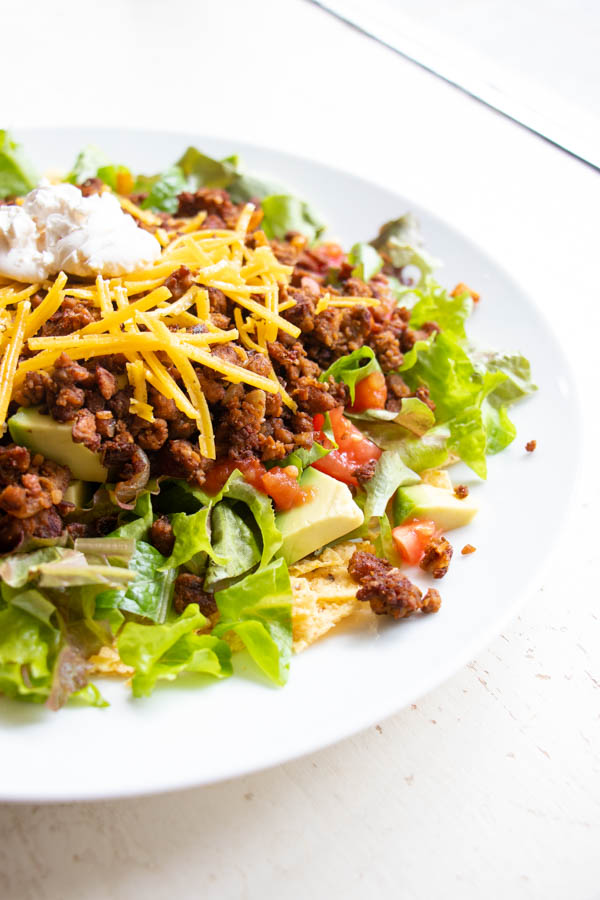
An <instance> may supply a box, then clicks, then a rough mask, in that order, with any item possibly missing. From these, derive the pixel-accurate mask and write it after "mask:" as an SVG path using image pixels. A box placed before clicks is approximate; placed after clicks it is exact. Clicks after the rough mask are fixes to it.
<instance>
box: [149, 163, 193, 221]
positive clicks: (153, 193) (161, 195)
mask: <svg viewBox="0 0 600 900" xmlns="http://www.w3.org/2000/svg"><path fill="white" fill-rule="evenodd" d="M148 187H149V191H148V196H147V197H146V199H145V200H144V201H143V203H142V209H155V210H159V211H161V212H167V213H174V212H176V211H177V206H178V201H177V196H178V195H179V194H181V193H182V191H185V190H186V189H187V187H188V180H187V178H186V177H185V176H184V174H183V172H182V171H181V169H180V168H179V166H171V167H170V168H169V169H166V170H165V171H164V172H161V174H160V175H158V177H157V178H156V179H153V180H152V182H151V184H149V185H148Z"/></svg>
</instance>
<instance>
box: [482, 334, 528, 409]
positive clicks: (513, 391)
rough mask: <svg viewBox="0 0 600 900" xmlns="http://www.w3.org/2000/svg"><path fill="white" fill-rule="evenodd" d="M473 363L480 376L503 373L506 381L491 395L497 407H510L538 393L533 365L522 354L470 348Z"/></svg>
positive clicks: (490, 397)
mask: <svg viewBox="0 0 600 900" xmlns="http://www.w3.org/2000/svg"><path fill="white" fill-rule="evenodd" d="M468 350H469V356H470V359H471V362H472V363H473V365H474V367H475V369H476V371H478V372H479V373H480V374H482V375H483V374H485V372H503V373H504V375H505V376H506V379H505V380H504V381H503V382H501V383H500V384H499V385H498V386H497V387H496V388H494V390H493V391H492V392H491V393H490V395H489V400H490V402H492V403H493V404H494V405H495V406H502V405H507V406H508V405H510V404H511V403H514V402H515V401H516V400H520V399H521V397H526V396H527V395H528V394H532V393H533V392H534V391H537V385H535V384H534V383H533V380H532V378H531V364H530V362H529V360H528V359H527V358H526V357H525V356H523V355H522V354H521V353H498V352H496V351H495V350H483V349H481V348H478V347H473V346H470V347H469V348H468Z"/></svg>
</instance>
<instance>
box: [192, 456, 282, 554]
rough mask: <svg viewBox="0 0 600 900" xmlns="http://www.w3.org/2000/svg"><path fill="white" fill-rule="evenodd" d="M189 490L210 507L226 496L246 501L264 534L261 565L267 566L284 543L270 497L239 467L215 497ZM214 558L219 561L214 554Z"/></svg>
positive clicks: (199, 501)
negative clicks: (246, 477)
mask: <svg viewBox="0 0 600 900" xmlns="http://www.w3.org/2000/svg"><path fill="white" fill-rule="evenodd" d="M189 492H190V493H191V495H192V496H193V497H194V498H195V499H196V500H197V502H198V503H202V504H206V505H208V506H209V507H212V506H215V505H216V504H217V503H219V502H220V501H221V500H222V499H223V498H224V497H227V498H228V499H229V500H239V501H240V502H241V503H245V504H246V506H247V507H248V508H249V509H250V512H251V513H252V515H253V516H254V518H255V520H256V524H257V526H258V528H259V530H260V533H261V536H262V543H263V546H262V554H261V560H260V564H261V566H266V565H267V563H268V562H269V561H270V560H271V559H273V557H274V556H275V554H276V553H277V551H278V550H279V548H280V547H281V544H282V543H283V538H282V537H281V533H280V531H279V529H278V528H277V525H276V524H275V510H274V509H273V503H272V502H271V498H270V497H268V496H267V495H266V494H263V493H262V492H261V491H258V490H257V489H256V488H255V487H253V486H252V485H251V484H249V483H248V482H247V481H246V479H245V478H244V476H243V475H242V473H241V472H240V471H239V469H235V470H234V471H233V472H232V473H231V475H230V476H229V478H228V479H227V481H226V482H225V485H224V486H223V487H222V488H221V490H220V491H219V493H218V494H216V495H215V496H213V497H211V496H209V495H208V494H205V493H204V492H203V491H199V490H194V489H190V491H189ZM209 555H210V554H209ZM213 559H214V560H215V562H218V560H217V559H215V557H214V556H213Z"/></svg>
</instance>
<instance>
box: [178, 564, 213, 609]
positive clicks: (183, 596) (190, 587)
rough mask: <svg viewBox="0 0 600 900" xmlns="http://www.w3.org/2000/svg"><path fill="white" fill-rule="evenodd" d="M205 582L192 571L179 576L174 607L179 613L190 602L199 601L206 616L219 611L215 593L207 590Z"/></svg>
mask: <svg viewBox="0 0 600 900" xmlns="http://www.w3.org/2000/svg"><path fill="white" fill-rule="evenodd" d="M203 584H204V578H202V576H200V575H192V574H191V572H182V573H181V575H178V576H177V578H176V579H175V589H174V593H173V607H174V609H175V612H176V613H177V614H178V615H180V614H181V613H182V612H183V611H184V609H185V608H186V606H189V605H190V603H197V604H198V607H199V609H200V612H201V613H202V615H204V616H212V615H214V613H216V612H217V604H216V602H215V598H214V595H213V594H209V593H208V591H205V590H204V588H203Z"/></svg>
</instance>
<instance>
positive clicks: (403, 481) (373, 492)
mask: <svg viewBox="0 0 600 900" xmlns="http://www.w3.org/2000/svg"><path fill="white" fill-rule="evenodd" d="M419 481H420V478H419V476H418V475H417V474H415V472H413V471H412V470H411V469H409V468H408V467H407V466H406V465H405V464H404V461H403V459H402V453H401V451H399V450H385V451H384V452H383V453H382V454H381V456H380V457H379V459H378V460H377V465H376V467H375V474H374V475H373V477H372V478H369V480H368V481H367V482H366V483H365V485H364V491H365V494H366V499H365V503H364V506H363V512H364V514H365V523H366V524H367V525H368V523H369V522H370V520H371V519H372V518H373V516H377V517H380V516H383V515H385V510H386V507H387V505H388V502H389V501H390V499H391V498H392V497H393V495H394V494H395V493H396V491H397V489H398V488H399V487H401V486H402V485H407V484H417V483H418V482H419Z"/></svg>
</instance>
